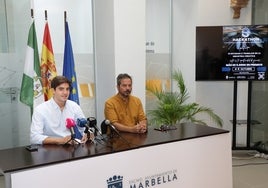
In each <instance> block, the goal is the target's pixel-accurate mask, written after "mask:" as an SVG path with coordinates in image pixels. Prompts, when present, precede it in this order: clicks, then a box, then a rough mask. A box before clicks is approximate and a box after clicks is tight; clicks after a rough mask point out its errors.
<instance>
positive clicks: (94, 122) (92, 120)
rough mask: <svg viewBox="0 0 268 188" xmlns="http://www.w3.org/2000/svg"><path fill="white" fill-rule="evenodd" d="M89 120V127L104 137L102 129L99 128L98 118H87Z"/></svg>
mask: <svg viewBox="0 0 268 188" xmlns="http://www.w3.org/2000/svg"><path fill="white" fill-rule="evenodd" d="M87 120H88V123H89V127H93V128H94V129H95V130H96V131H97V132H98V134H99V135H101V136H102V133H101V131H100V129H99V128H98V126H97V120H96V118H94V117H89V118H87Z"/></svg>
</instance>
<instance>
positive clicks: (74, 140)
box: [64, 135, 80, 145]
mask: <svg viewBox="0 0 268 188" xmlns="http://www.w3.org/2000/svg"><path fill="white" fill-rule="evenodd" d="M69 142H72V145H74V144H73V143H74V142H76V143H77V144H80V142H78V141H77V140H76V139H75V137H74V135H71V138H70V139H69V140H68V141H67V142H66V143H65V144H64V145H67V144H68V143H69Z"/></svg>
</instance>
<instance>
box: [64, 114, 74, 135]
mask: <svg viewBox="0 0 268 188" xmlns="http://www.w3.org/2000/svg"><path fill="white" fill-rule="evenodd" d="M65 124H66V128H67V129H69V130H70V132H71V138H72V139H74V138H75V132H74V126H75V121H74V120H73V119H72V118H66V121H65Z"/></svg>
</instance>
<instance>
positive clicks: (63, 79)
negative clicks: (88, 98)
mask: <svg viewBox="0 0 268 188" xmlns="http://www.w3.org/2000/svg"><path fill="white" fill-rule="evenodd" d="M63 83H67V84H69V87H71V86H72V82H71V81H70V80H68V78H66V77H65V76H56V77H54V78H53V79H52V81H51V88H53V89H56V87H58V86H59V85H61V84H63Z"/></svg>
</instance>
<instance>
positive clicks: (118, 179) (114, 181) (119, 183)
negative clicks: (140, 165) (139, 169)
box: [107, 175, 123, 188]
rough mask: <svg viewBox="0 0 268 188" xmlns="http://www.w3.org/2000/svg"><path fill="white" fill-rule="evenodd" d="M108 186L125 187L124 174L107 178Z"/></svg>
mask: <svg viewBox="0 0 268 188" xmlns="http://www.w3.org/2000/svg"><path fill="white" fill-rule="evenodd" d="M107 186H108V188H123V176H116V175H114V176H113V177H110V178H109V179H108V180H107Z"/></svg>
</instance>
